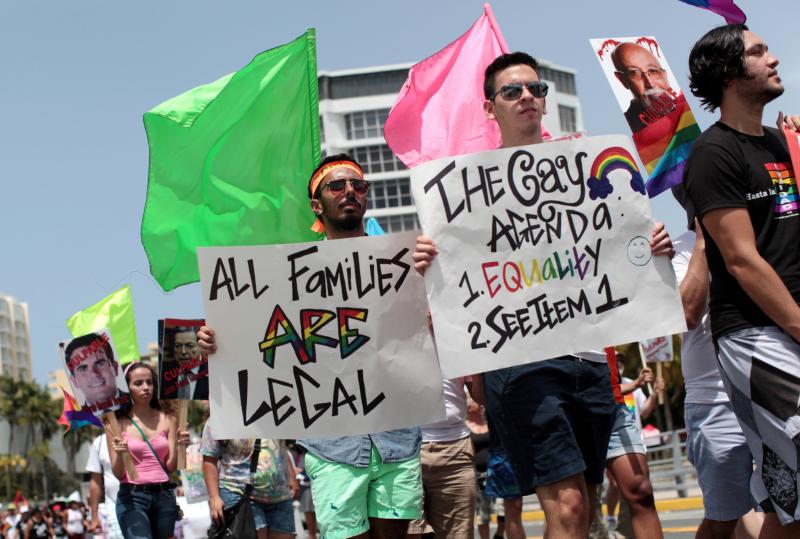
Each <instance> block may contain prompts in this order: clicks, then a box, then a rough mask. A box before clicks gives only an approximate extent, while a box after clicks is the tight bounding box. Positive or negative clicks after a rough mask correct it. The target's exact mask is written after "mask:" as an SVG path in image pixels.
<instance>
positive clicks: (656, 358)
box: [639, 335, 672, 363]
mask: <svg viewBox="0 0 800 539" xmlns="http://www.w3.org/2000/svg"><path fill="white" fill-rule="evenodd" d="M639 345H640V346H641V352H642V354H644V360H645V362H646V363H669V362H670V361H672V335H667V336H666V337H656V338H655V339H647V340H645V341H642V342H640V343H639Z"/></svg>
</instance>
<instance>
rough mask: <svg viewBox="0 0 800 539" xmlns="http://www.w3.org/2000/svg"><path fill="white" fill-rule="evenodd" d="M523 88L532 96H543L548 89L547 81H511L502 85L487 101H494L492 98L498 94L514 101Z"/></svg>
mask: <svg viewBox="0 0 800 539" xmlns="http://www.w3.org/2000/svg"><path fill="white" fill-rule="evenodd" d="M523 88H527V89H528V91H529V92H530V93H531V95H532V96H533V97H545V96H546V95H547V90H548V86H547V83H546V82H542V81H538V80H536V81H531V82H526V83H525V84H523V83H521V82H511V83H508V84H504V85H502V86H501V87H500V89H499V90H497V91H496V92H495V93H493V94H492V95H491V97H489V101H494V98H495V97H497V96H498V95H500V97H502V98H503V99H505V100H506V101H514V100H515V99H519V98H520V96H521V95H522V89H523Z"/></svg>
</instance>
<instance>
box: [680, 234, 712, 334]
mask: <svg viewBox="0 0 800 539" xmlns="http://www.w3.org/2000/svg"><path fill="white" fill-rule="evenodd" d="M695 231H696V233H697V239H696V241H695V244H694V249H692V257H691V258H690V259H689V266H688V267H687V269H686V275H685V276H684V277H683V280H682V281H681V285H680V293H681V302H682V303H683V314H684V316H685V317H686V325H687V326H688V328H689V329H696V328H697V326H699V325H700V320H701V319H702V318H703V312H705V310H706V302H707V301H708V261H706V241H705V238H704V237H703V231H702V230H701V229H700V224H699V223H698V222H697V220H696V219H695Z"/></svg>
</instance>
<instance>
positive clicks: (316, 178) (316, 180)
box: [308, 161, 364, 197]
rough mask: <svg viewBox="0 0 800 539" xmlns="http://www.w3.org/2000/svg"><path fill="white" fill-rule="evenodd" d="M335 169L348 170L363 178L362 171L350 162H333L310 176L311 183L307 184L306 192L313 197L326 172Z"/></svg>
mask: <svg viewBox="0 0 800 539" xmlns="http://www.w3.org/2000/svg"><path fill="white" fill-rule="evenodd" d="M337 168H349V169H350V170H354V171H356V172H358V173H359V175H360V176H361V177H362V178H363V177H364V171H363V170H361V167H359V166H358V165H356V164H355V163H353V162H351V161H334V162H333V163H328V164H327V165H325V166H324V167H322V168H321V169H319V170H318V171H317V173H316V174H314V175H313V176H311V181H310V182H309V184H308V190H309V194H310V195H311V196H312V197H313V196H314V193H316V192H317V187H319V184H320V182H321V181H322V178H324V177H325V176H326V175H327V174H328V172H330V171H332V170H334V169H337Z"/></svg>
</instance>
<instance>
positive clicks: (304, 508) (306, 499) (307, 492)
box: [298, 486, 314, 513]
mask: <svg viewBox="0 0 800 539" xmlns="http://www.w3.org/2000/svg"><path fill="white" fill-rule="evenodd" d="M298 500H299V501H300V512H301V513H312V512H313V511H314V499H313V498H312V497H311V487H310V486H308V487H307V486H301V487H300V496H298Z"/></svg>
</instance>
